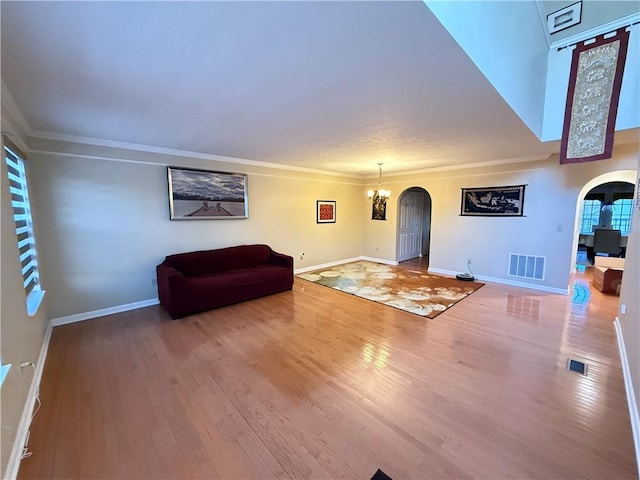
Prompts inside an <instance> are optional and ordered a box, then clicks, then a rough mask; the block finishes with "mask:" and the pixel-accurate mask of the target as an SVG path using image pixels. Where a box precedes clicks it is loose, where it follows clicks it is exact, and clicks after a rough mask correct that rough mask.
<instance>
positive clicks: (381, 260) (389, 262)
mask: <svg viewBox="0 0 640 480" xmlns="http://www.w3.org/2000/svg"><path fill="white" fill-rule="evenodd" d="M359 260H367V261H369V262H375V263H384V264H385V265H393V266H396V265H399V263H398V262H396V261H394V260H385V259H384V258H375V257H360V258H359Z"/></svg>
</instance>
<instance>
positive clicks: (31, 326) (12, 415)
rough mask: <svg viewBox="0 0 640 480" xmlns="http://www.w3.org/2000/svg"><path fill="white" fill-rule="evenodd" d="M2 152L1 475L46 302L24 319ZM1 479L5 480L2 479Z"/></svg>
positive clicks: (37, 347)
mask: <svg viewBox="0 0 640 480" xmlns="http://www.w3.org/2000/svg"><path fill="white" fill-rule="evenodd" d="M3 130H4V129H3ZM2 152H3V153H2V162H0V163H1V166H0V180H1V185H2V189H1V197H0V209H1V211H0V217H1V218H0V220H1V224H0V233H1V245H0V248H1V250H0V269H1V278H0V285H1V288H0V318H1V322H0V325H1V327H0V337H1V342H0V344H1V347H0V355H1V356H2V363H3V364H7V363H11V364H13V367H12V368H11V370H10V371H9V374H8V376H7V378H6V379H5V381H4V383H3V385H2V390H1V402H0V403H1V404H2V433H1V437H2V438H1V444H0V448H1V449H2V464H1V466H0V472H2V473H4V472H5V471H6V469H7V464H8V462H9V456H10V454H11V449H12V448H13V444H14V442H15V440H16V434H17V431H18V424H19V422H20V417H21V415H22V411H23V409H24V405H25V402H26V400H27V394H28V391H29V387H30V385H31V380H32V379H33V375H34V371H35V369H33V368H31V367H25V368H24V369H21V368H20V363H21V362H31V363H33V364H36V363H37V361H38V356H39V354H40V349H41V347H42V342H43V340H44V337H45V332H46V322H47V313H46V300H47V298H48V296H45V303H44V304H41V305H40V308H39V310H38V311H37V312H36V315H35V316H33V317H29V316H27V311H26V295H25V291H24V286H23V284H22V271H21V267H20V263H19V260H18V256H19V252H18V244H17V237H16V230H15V224H14V222H13V210H12V208H11V199H10V194H9V181H8V178H7V167H6V164H5V161H4V145H2ZM31 174H32V171H31V168H30V164H29V163H27V180H30V178H31ZM38 233H39V232H38V231H37V230H36V240H39V237H38ZM2 478H5V475H3V477H2Z"/></svg>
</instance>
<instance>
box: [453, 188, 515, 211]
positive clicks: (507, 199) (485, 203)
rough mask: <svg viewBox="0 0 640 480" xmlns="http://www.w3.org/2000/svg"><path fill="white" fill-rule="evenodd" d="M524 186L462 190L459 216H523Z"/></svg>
mask: <svg viewBox="0 0 640 480" xmlns="http://www.w3.org/2000/svg"><path fill="white" fill-rule="evenodd" d="M525 187H526V185H514V186H507V187H478V188H463V189H462V202H461V204H460V215H462V216H469V217H522V216H524V213H523V207H524V189H525Z"/></svg>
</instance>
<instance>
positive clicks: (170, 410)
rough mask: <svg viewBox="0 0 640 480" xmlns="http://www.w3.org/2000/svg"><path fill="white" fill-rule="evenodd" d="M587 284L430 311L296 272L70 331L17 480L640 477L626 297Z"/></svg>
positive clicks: (475, 298)
mask: <svg viewBox="0 0 640 480" xmlns="http://www.w3.org/2000/svg"><path fill="white" fill-rule="evenodd" d="M407 265H408V266H409V267H411V266H412V264H410V263H409V264H407ZM413 268H415V265H414V267H413ZM588 280H589V277H588V274H587V275H584V274H578V275H576V278H575V279H574V288H573V293H572V295H569V296H562V295H554V294H549V293H542V292H538V291H534V290H526V289H520V288H514V287H507V286H502V285H496V284H487V285H485V286H484V287H482V288H481V289H480V290H478V291H476V292H475V293H473V294H472V295H471V296H470V297H468V298H467V299H465V300H463V301H461V302H459V303H458V304H456V305H455V306H454V307H452V308H450V309H449V310H447V311H446V312H444V313H443V314H441V315H440V316H438V317H437V318H435V319H433V320H428V319H424V318H421V317H419V316H416V315H412V314H410V313H406V312H403V311H400V310H397V309H394V308H391V307H386V306H383V305H380V304H377V303H374V302H370V301H367V300H364V299H361V298H357V297H354V296H351V295H348V294H344V293H341V292H337V291H334V290H332V289H330V288H326V287H322V286H319V285H315V284H313V283H310V282H306V281H304V280H299V279H296V281H295V285H294V289H293V291H292V292H285V293H281V294H277V295H273V296H270V297H266V298H262V299H258V300H255V301H250V302H245V303H242V304H238V305H234V306H231V307H226V308H221V309H217V310H213V311H210V312H207V313H203V314H199V315H195V316H191V317H188V318H185V319H182V320H176V321H172V320H170V319H169V316H168V315H167V314H166V313H165V312H164V311H163V310H162V309H161V308H160V307H159V306H154V307H148V308H143V309H139V310H135V311H131V312H126V313H121V314H117V315H111V316H109V317H104V318H101V319H95V320H90V321H85V322H82V323H76V324H71V325H65V326H61V327H56V328H55V329H54V330H53V335H52V338H51V344H50V347H49V353H48V357H47V363H46V366H45V369H44V376H43V381H42V385H41V392H40V398H41V400H42V408H41V410H40V411H39V412H38V414H37V415H36V417H35V419H34V421H33V424H32V428H31V438H30V442H29V449H30V450H31V451H33V456H32V457H30V458H27V459H25V460H23V461H22V465H21V468H20V472H19V478H22V479H27V478H260V479H271V478H278V479H288V478H293V479H298V478H362V479H368V478H371V476H372V475H373V474H374V472H375V471H376V469H377V468H381V469H382V470H383V471H384V472H385V473H386V474H388V475H390V476H391V477H393V478H394V479H396V480H397V479H400V478H419V479H426V478H456V479H463V478H540V479H548V478H593V479H613V478H616V479H618V478H637V470H636V465H635V456H634V447H633V440H632V436H631V426H630V420H629V414H628V409H627V404H626V396H625V390H624V384H623V379H622V371H621V367H620V360H619V354H618V348H617V343H616V336H615V331H614V327H613V324H612V320H613V319H614V317H615V312H616V306H617V303H618V297H615V296H608V295H604V294H602V293H600V292H598V291H596V290H591V289H590V288H589V283H588ZM570 356H571V357H574V358H577V359H579V360H583V361H585V362H586V363H587V364H588V367H589V370H588V376H586V377H583V376H581V375H578V374H575V373H571V372H568V371H567V370H566V368H565V367H566V362H567V358H568V357H570Z"/></svg>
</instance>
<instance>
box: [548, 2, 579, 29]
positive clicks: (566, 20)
mask: <svg viewBox="0 0 640 480" xmlns="http://www.w3.org/2000/svg"><path fill="white" fill-rule="evenodd" d="M581 21H582V1H580V2H576V3H574V4H573V5H569V6H568V7H564V8H561V9H560V10H557V11H555V12H553V13H550V14H549V15H547V28H548V29H549V34H550V35H551V34H554V33H558V32H560V31H562V30H565V29H567V28H569V27H573V26H574V25H578V24H579V23H580V22H581Z"/></svg>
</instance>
